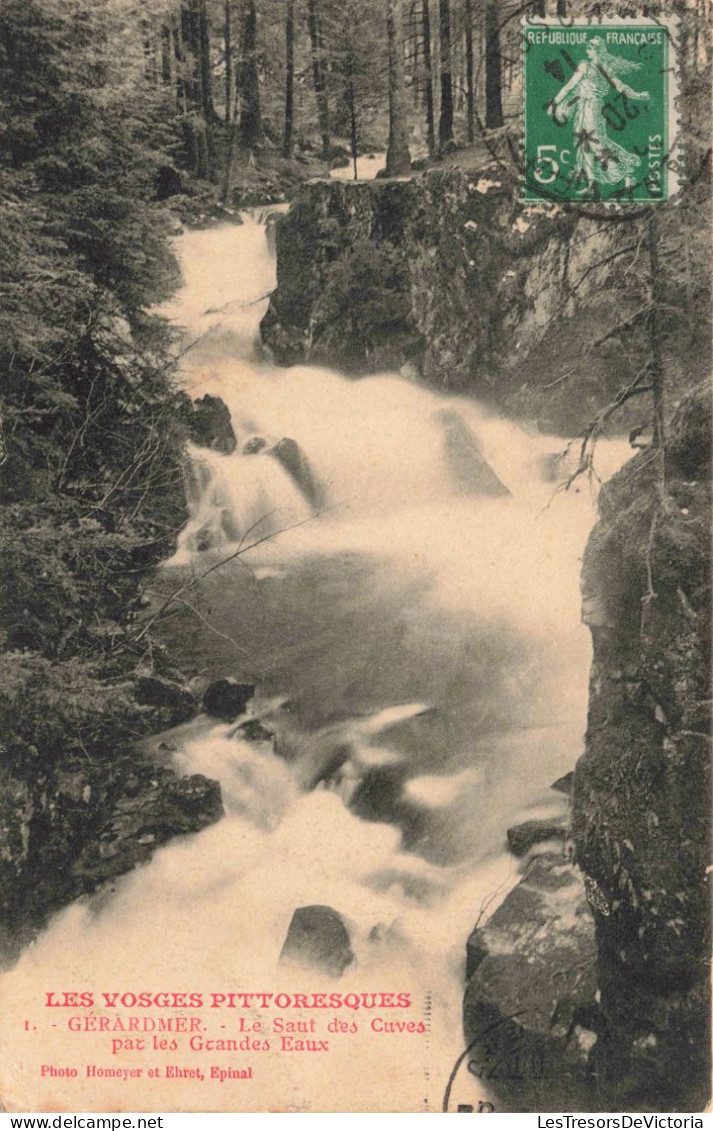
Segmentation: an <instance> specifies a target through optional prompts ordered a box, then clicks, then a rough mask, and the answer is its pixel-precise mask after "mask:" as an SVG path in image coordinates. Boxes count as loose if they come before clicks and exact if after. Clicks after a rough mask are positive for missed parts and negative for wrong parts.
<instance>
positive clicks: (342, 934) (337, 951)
mask: <svg viewBox="0 0 713 1131" xmlns="http://www.w3.org/2000/svg"><path fill="white" fill-rule="evenodd" d="M353 961H354V954H353V952H352V948H351V939H350V937H349V932H348V931H347V928H346V927H345V925H344V920H343V919H342V917H341V915H339V914H338V912H336V911H334V910H333V908H331V907H322V906H319V905H313V906H311V907H298V908H297V910H296V911H295V913H294V915H293V916H292V922H291V923H290V927H289V930H288V932H287V937H286V939H285V942H284V945H283V947H282V952H281V954H280V962H294V963H296V964H297V965H299V966H305V967H307V968H308V969H311V970H317V971H320V972H321V973H324V974H331V975H332V977H334V978H339V977H341V975H342V974H343V973H344V971H345V970H346V968H347V966H349V964H350V963H351V962H353Z"/></svg>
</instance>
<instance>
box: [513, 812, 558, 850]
mask: <svg viewBox="0 0 713 1131" xmlns="http://www.w3.org/2000/svg"><path fill="white" fill-rule="evenodd" d="M567 828H568V820H567V818H566V817H552V818H538V819H536V820H532V821H523V822H522V824H521V825H513V827H512V828H510V829H508V831H507V838H508V848H509V849H510V851H511V852H512V854H513V856H525V855H526V853H528V852H529V851H530V849H531V848H532V847H533V846H534V845H536V844H543V843H544V842H545V841H548V840H561V841H564V840H566V838H567Z"/></svg>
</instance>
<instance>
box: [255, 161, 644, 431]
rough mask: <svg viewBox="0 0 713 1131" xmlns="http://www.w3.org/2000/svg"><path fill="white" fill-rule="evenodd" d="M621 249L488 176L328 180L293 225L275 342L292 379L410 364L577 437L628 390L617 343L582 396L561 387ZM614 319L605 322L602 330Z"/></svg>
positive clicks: (304, 195)
mask: <svg viewBox="0 0 713 1131" xmlns="http://www.w3.org/2000/svg"><path fill="white" fill-rule="evenodd" d="M621 240H622V233H621V232H620V231H617V230H614V227H612V226H609V228H607V227H606V225H604V226H602V225H601V224H597V222H596V221H595V220H592V219H587V218H584V217H581V216H579V217H578V216H576V215H574V214H573V213H571V212H570V213H569V214H564V213H562V212H557V211H556V210H555V211H554V212H547V213H546V212H543V211H538V210H537V209H524V208H523V206H522V205H521V204H519V203H518V201H517V193H516V192H514V191H513V186H512V185H508V184H505V183H504V182H502V181H500V180H498V179H497V174H496V173H494V172H492V171H490V172H489V171H488V170H484V171H483V172H482V173H478V174H470V175H469V174H468V173H466V172H464V171H462V170H460V169H459V168H457V167H451V168H447V169H435V170H431V171H429V172H427V173H425V174H423V175H422V176H419V177H415V178H413V179H406V180H394V181H389V180H383V181H374V182H356V183H350V182H347V181H331V182H330V181H314V182H311V183H309V184H307V185H305V186H303V187H302V189H301V190H300V191H299V193H298V194H297V197H296V199H295V201H294V203H293V205H292V207H291V209H290V211H289V213H288V214H287V215H286V216H284V217H283V218H282V219H281V220H280V223H279V225H278V229H277V239H276V242H277V279H278V285H277V289H276V291H275V292H274V293H273V295H272V299H271V302H270V306H269V309H268V311H267V314H266V315H265V318H264V319H263V322H262V337H263V341H264V342H265V344H266V345H267V346H268V347H269V349H270V350H271V351H272V353H273V355H274V357H275V359H276V360H277V362H278V363H279V364H284V365H292V364H296V363H300V362H303V361H308V360H311V361H314V362H318V363H321V364H334V365H337V366H338V367H339V368H341V369H343V370H346V371H347V372H352V373H354V374H361V373H368V372H375V371H378V370H381V369H386V368H392V369H398V368H401V367H402V366H404V365H405V366H407V367H408V369H409V370H410V372H411V373H412V374H418V375H419V376H421V377H422V378H423V379H424V380H425V381H426V382H428V383H429V384H431V385H433V386H435V387H437V388H443V389H449V390H457V391H468V392H470V393H472V394H474V395H476V396H478V397H480V398H481V399H483V400H486V401H490V402H492V403H495V404H497V405H499V406H501V407H504V408H506V409H507V410H508V411H516V412H518V413H520V414H525V415H532V416H536V417H537V418H538V419H539V420H540V422H541V423H542V424H543V426H545V427H547V428H553V427H556V428H559V429H562V430H564V431H569V432H572V431H576V430H578V429H579V428H580V427H581V426H582V425H583V424H584V423H586V421H587V420H589V419H590V418H591V416H592V415H593V412H594V411H595V409H596V408H598V407H600V406H601V404H602V403H606V402H603V401H602V397H606V396H607V394H612V395H613V394H614V393H615V392H616V390H617V389H618V388H619V387H620V385H621V384H622V383H623V382H624V381H625V380H626V377H627V376H628V370H627V362H626V359H625V358H624V357H623V355H622V350H621V349H620V348H619V347H618V345H617V343H616V342H613V341H607V342H603V343H602V345H601V347H600V348H598V349H597V351H596V352H594V351H592V354H591V356H589V357H588V359H587V364H586V366H585V367H584V372H583V373H582V374H580V377H579V381H578V387H577V396H576V397H572V396H571V389H570V388H569V386H568V385H567V382H566V381H562V382H559V381H558V378H559V377H561V376H562V375H563V374H564V373H565V372H566V371H567V370H568V368H571V366H572V363H573V359H574V358H575V357H576V354H577V350H578V349H581V333H580V332H579V331H578V327H577V320H576V319H577V311H578V309H579V308H580V306H581V303H582V302H583V301H586V300H587V297H588V295H590V294H592V293H594V292H595V291H596V289H597V287H599V286H600V285H601V282H602V279H601V276H598V275H597V273H596V271H595V270H593V265H594V264H595V263H596V262H598V260H600V259H606V258H607V256H608V255H609V254H610V253H611V251H612V249H613V248H614V247H616V246H617V244H618V241H619V242H620V241H621ZM623 305H624V308H625V307H626V304H625V303H624V304H623ZM608 318H610V314H609V313H608V312H603V311H599V312H598V311H595V310H590V311H589V312H588V320H589V322H588V328H589V329H590V330H592V332H593V333H594V334H596V332H597V328H598V325H599V320H600V319H601V321H602V327H603V329H604V328H606V326H607V325H611V322H610V321H609V322H607V319H608ZM602 336H604V335H603V334H602ZM550 385H552V386H553V387H552V388H551V389H546V390H544V391H543V387H544V386H550Z"/></svg>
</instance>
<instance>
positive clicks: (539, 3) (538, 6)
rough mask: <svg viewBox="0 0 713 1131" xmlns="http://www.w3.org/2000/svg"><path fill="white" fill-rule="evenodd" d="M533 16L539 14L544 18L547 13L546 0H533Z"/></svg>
mask: <svg viewBox="0 0 713 1131" xmlns="http://www.w3.org/2000/svg"><path fill="white" fill-rule="evenodd" d="M532 14H533V16H540V17H542V19H543V20H544V18H545V16H546V15H547V0H535V3H534V4H533V5H532Z"/></svg>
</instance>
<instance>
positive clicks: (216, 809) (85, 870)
mask: <svg viewBox="0 0 713 1131" xmlns="http://www.w3.org/2000/svg"><path fill="white" fill-rule="evenodd" d="M147 784H148V783H147ZM222 816H223V803H222V799H221V794H220V785H219V784H218V782H216V781H212V780H211V779H210V778H206V777H204V776H203V775H202V774H193V775H191V776H190V777H182V778H176V777H175V775H173V774H171V773H170V772H169V773H167V774H164V775H161V776H160V777H159V778H158V779H157V780H154V781H153V782H151V783H150V784H148V788H147V787H146V784H145V785H144V788H143V789H142V790H141V792H137V791H136V789H131V790H129V791H127V792H126V793H124V794H123V795H122V796H121V797H120V798H119V800H118V801H117V803H116V805H115V806H114V809H113V811H112V814H111V817H110V819H109V821H108V822H106V823H105V824H104V825H103V826H102V827H100V829H99V831H98V834H97V837H96V840H95V841H94V840H93V841H92V843H91V845H90V846H89V847H88V848H87V849H86V850H85V851H84V853H82V855H81V856H80V858H79V860H78V862H77V863H76V865H75V866H74V868H73V873H74V875H75V876H76V877H78V878H79V879H81V881H82V886H83V887H84V888H85V889H86V888H87V887H89V888H90V889H91V888H93V887H97V886H98V885H99V884H101V883H104V882H105V881H106V880H108V879H111V878H113V877H115V876H118V875H121V874H122V873H124V872H128V871H130V869H132V868H134V867H136V865H137V864H141V863H144V862H145V861H146V860H148V859H149V858H150V857H151V856H152V855H153V852H154V851H155V849H156V848H158V847H159V845H162V844H165V843H166V841H168V840H170V839H171V838H172V837H174V836H181V835H186V834H188V833H195V832H199V831H200V830H201V829H203V828H206V827H207V826H208V825H211V824H213V823H214V822H215V821H217V820H219V819H220V817H222Z"/></svg>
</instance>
